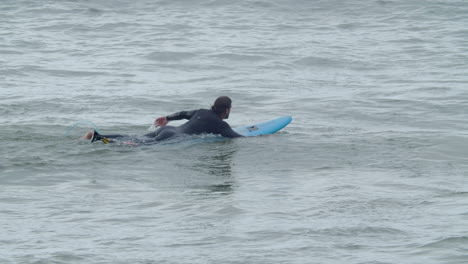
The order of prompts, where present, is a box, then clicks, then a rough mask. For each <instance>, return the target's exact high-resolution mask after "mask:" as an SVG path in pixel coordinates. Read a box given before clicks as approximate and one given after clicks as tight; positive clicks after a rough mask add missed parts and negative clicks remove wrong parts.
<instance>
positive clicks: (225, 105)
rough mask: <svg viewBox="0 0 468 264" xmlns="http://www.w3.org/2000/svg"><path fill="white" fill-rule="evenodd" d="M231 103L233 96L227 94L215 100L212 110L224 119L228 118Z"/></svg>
mask: <svg viewBox="0 0 468 264" xmlns="http://www.w3.org/2000/svg"><path fill="white" fill-rule="evenodd" d="M231 103H232V101H231V98H229V97H227V96H220V97H218V98H217V99H216V101H215V102H214V105H213V106H212V107H211V110H213V111H214V112H215V113H216V114H217V115H219V117H221V118H222V119H228V118H229V113H230V112H231Z"/></svg>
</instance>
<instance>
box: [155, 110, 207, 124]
mask: <svg viewBox="0 0 468 264" xmlns="http://www.w3.org/2000/svg"><path fill="white" fill-rule="evenodd" d="M197 111H198V110H192V111H180V112H177V113H174V114H172V115H168V116H162V117H160V118H158V119H156V120H155V121H154V125H155V126H162V127H163V126H165V125H167V123H169V121H173V120H181V119H190V118H192V116H193V115H195V113H196V112H197Z"/></svg>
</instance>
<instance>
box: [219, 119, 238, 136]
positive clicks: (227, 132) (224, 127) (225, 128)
mask: <svg viewBox="0 0 468 264" xmlns="http://www.w3.org/2000/svg"><path fill="white" fill-rule="evenodd" d="M219 134H221V136H223V137H227V138H236V137H243V135H241V134H239V133H237V132H236V131H234V130H232V128H231V126H230V125H229V124H228V123H226V122H224V121H223V122H222V124H221V125H220V126H219Z"/></svg>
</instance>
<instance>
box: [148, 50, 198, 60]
mask: <svg viewBox="0 0 468 264" xmlns="http://www.w3.org/2000/svg"><path fill="white" fill-rule="evenodd" d="M195 56H196V55H195V54H194V53H192V52H177V51H156V52H152V53H150V54H149V55H147V56H146V58H147V59H149V60H153V61H182V60H188V59H192V58H194V57H195Z"/></svg>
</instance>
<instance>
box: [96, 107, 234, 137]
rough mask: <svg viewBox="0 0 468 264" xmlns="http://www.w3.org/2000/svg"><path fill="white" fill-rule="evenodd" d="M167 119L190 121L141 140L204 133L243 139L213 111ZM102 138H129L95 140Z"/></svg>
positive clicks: (205, 110)
mask: <svg viewBox="0 0 468 264" xmlns="http://www.w3.org/2000/svg"><path fill="white" fill-rule="evenodd" d="M166 118H167V120H168V121H173V120H181V119H188V120H189V121H188V122H186V123H185V124H183V125H181V126H178V127H174V126H164V127H161V128H159V129H158V130H156V131H155V132H151V133H148V134H146V135H144V136H143V138H139V139H140V140H141V141H142V142H147V143H149V141H161V140H165V139H168V138H171V137H174V136H176V135H180V134H187V135H195V134H203V133H207V134H218V135H221V136H223V137H228V138H235V137H242V135H240V134H238V133H237V132H235V131H234V130H232V128H231V127H230V126H229V124H228V123H226V122H224V121H223V120H222V119H221V118H220V117H219V116H218V115H217V114H216V113H215V112H214V111H213V110H208V109H199V110H193V111H182V112H178V113H175V114H172V115H169V116H167V117H166ZM96 134H97V133H96ZM102 137H105V138H108V139H124V138H126V137H128V136H123V135H99V134H97V135H96V138H95V140H100V139H102ZM140 140H138V141H140Z"/></svg>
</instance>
